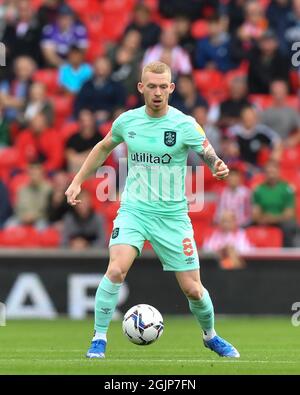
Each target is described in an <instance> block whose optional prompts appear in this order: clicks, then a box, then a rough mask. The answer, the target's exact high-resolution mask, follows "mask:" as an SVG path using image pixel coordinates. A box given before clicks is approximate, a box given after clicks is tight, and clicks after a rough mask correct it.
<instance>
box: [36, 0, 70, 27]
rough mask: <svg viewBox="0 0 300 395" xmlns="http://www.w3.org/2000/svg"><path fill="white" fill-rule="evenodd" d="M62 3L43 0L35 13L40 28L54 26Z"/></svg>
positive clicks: (60, 1)
mask: <svg viewBox="0 0 300 395" xmlns="http://www.w3.org/2000/svg"><path fill="white" fill-rule="evenodd" d="M63 2H64V0H43V3H42V4H41V6H40V7H39V9H38V11H37V18H38V21H39V25H40V27H41V28H43V27H44V26H46V25H53V24H55V22H56V19H57V16H58V11H59V8H60V6H61V5H62V4H63Z"/></svg>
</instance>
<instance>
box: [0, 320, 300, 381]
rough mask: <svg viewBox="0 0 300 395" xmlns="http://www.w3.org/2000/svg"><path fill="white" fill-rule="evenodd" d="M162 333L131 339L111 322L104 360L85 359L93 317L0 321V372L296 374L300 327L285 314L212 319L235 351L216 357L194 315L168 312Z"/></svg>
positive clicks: (299, 366) (299, 361)
mask: <svg viewBox="0 0 300 395" xmlns="http://www.w3.org/2000/svg"><path fill="white" fill-rule="evenodd" d="M164 321H165V330H164V333H163V335H162V337H161V338H160V339H159V340H158V341H157V342H156V343H155V344H152V345H149V346H136V345H133V344H131V343H130V342H129V341H128V340H127V339H126V338H125V337H124V335H123V334H122V331H121V323H120V322H113V323H112V325H111V328H110V332H109V347H108V350H107V354H106V359H105V360H100V361H99V360H87V359H86V358H85V356H84V355H85V352H86V350H87V348H88V345H89V342H90V337H91V334H92V327H93V322H92V320H85V321H71V320H68V319H59V320H54V321H9V322H8V323H7V326H6V327H0V374H100V375H102V374H104V375H106V374H131V375H134V374H150V375H151V374H172V375H174V374H187V375H188V374H300V353H299V349H300V327H294V326H292V324H291V320H290V318H289V317H286V318H274V317H270V318H251V317H247V318H222V317H219V318H218V319H217V330H218V333H219V334H220V335H221V336H223V337H225V338H226V339H227V340H229V341H231V342H232V343H233V344H234V345H235V346H236V347H237V348H238V350H239V351H240V354H241V358H240V359H239V360H231V359H225V358H220V357H218V356H217V355H216V354H215V353H213V352H212V351H210V350H208V349H206V348H204V347H203V345H202V341H201V336H200V330H199V327H198V325H197V323H196V321H195V320H194V319H193V317H186V318H185V317H178V318H174V317H168V316H166V317H165V319H164Z"/></svg>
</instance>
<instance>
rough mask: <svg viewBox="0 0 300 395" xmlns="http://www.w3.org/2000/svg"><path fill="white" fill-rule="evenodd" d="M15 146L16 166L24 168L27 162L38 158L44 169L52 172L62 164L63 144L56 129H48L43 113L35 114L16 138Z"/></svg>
mask: <svg viewBox="0 0 300 395" xmlns="http://www.w3.org/2000/svg"><path fill="white" fill-rule="evenodd" d="M15 147H16V149H17V153H18V167H19V168H21V169H23V168H26V166H27V164H28V163H30V162H32V161H36V160H39V161H40V162H41V163H43V167H44V169H45V170H46V171H48V172H52V171H55V170H58V169H60V168H61V166H62V164H63V145H62V140H61V137H60V135H59V133H57V131H55V130H53V129H50V128H49V126H48V124H47V118H46V116H45V115H44V114H43V113H39V114H37V115H35V117H34V118H32V120H31V121H30V123H29V127H28V129H26V130H24V131H22V132H21V133H20V134H19V135H18V136H17V138H16V143H15Z"/></svg>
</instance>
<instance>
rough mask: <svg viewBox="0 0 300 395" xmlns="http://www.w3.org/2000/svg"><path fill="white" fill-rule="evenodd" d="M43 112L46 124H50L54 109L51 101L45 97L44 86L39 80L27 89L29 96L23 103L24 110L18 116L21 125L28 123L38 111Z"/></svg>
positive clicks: (52, 119)
mask: <svg viewBox="0 0 300 395" xmlns="http://www.w3.org/2000/svg"><path fill="white" fill-rule="evenodd" d="M40 112H41V113H43V114H44V115H45V117H46V119H47V124H48V125H49V126H51V125H52V124H53V121H54V110H53V105H52V103H51V102H50V101H49V100H48V99H47V91H46V86H45V85H44V84H42V83H41V82H34V83H33V84H32V85H31V86H30V89H29V97H28V99H27V101H26V103H25V107H24V111H23V113H22V115H21V116H20V118H19V122H20V123H21V125H22V126H24V127H26V126H28V123H29V122H30V121H31V120H32V119H33V118H34V117H35V116H36V115H37V114H39V113H40Z"/></svg>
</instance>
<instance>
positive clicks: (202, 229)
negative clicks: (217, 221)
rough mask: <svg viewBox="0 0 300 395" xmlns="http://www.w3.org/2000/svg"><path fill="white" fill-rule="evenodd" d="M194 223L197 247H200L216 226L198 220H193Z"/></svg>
mask: <svg viewBox="0 0 300 395" xmlns="http://www.w3.org/2000/svg"><path fill="white" fill-rule="evenodd" d="M192 224H193V229H194V239H195V242H196V244H197V247H198V248H200V247H202V246H203V242H204V240H205V239H207V238H209V237H210V236H211V234H212V233H213V231H214V230H215V227H214V226H212V225H208V224H205V223H201V222H198V221H192Z"/></svg>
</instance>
